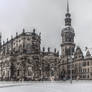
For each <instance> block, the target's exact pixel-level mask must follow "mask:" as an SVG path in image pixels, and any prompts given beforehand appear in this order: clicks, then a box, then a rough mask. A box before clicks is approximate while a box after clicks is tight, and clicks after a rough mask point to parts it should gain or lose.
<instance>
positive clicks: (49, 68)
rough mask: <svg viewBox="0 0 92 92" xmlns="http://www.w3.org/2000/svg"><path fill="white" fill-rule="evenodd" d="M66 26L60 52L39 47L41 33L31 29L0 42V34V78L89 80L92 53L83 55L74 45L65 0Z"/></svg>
mask: <svg viewBox="0 0 92 92" xmlns="http://www.w3.org/2000/svg"><path fill="white" fill-rule="evenodd" d="M65 17H66V18H65V27H64V28H63V29H62V32H61V36H62V43H61V55H59V52H58V51H57V50H56V48H55V49H54V51H53V52H51V51H50V48H48V50H47V51H46V50H45V47H43V48H42V50H41V34H40V33H39V34H37V33H36V32H35V29H33V32H25V29H23V32H22V33H21V34H18V33H16V37H14V38H13V37H11V40H8V39H7V42H4V41H3V44H2V41H1V38H2V37H1V36H0V80H1V81H46V80H63V79H70V77H72V78H73V79H92V56H91V54H90V52H89V50H87V52H86V56H84V55H83V52H82V50H81V48H80V47H79V46H76V45H75V42H74V37H75V32H74V28H73V27H72V25H71V14H70V12H69V4H68V2H67V13H66V14H65Z"/></svg>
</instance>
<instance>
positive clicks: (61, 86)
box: [0, 80, 92, 92]
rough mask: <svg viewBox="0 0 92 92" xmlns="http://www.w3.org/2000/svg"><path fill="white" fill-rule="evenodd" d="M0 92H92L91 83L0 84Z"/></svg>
mask: <svg viewBox="0 0 92 92" xmlns="http://www.w3.org/2000/svg"><path fill="white" fill-rule="evenodd" d="M0 92H92V81H91V80H90V81H73V83H72V84H71V83H70V81H66V82H63V81H60V82H28V83H27V82H22V83H21V82H20V83H16V82H0Z"/></svg>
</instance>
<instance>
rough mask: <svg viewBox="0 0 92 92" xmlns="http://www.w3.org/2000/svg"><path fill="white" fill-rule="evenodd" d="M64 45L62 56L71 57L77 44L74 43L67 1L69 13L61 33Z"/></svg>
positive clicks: (62, 45)
mask: <svg viewBox="0 0 92 92" xmlns="http://www.w3.org/2000/svg"><path fill="white" fill-rule="evenodd" d="M61 36H62V44H61V51H62V52H61V53H62V56H63V57H64V56H70V55H72V54H73V52H74V48H75V43H74V36H75V33H74V29H73V27H72V25H71V14H70V12H69V3H68V1H67V13H66V14H65V27H64V28H63V29H62V32H61Z"/></svg>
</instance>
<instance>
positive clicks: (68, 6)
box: [67, 0, 69, 13]
mask: <svg viewBox="0 0 92 92" xmlns="http://www.w3.org/2000/svg"><path fill="white" fill-rule="evenodd" d="M67 13H69V2H68V0H67Z"/></svg>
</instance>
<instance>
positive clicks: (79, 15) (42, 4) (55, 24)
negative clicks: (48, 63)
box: [0, 0, 92, 50]
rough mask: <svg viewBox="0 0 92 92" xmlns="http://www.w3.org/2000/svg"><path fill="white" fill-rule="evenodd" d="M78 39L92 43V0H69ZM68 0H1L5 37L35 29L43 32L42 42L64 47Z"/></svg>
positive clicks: (0, 21) (0, 29)
mask: <svg viewBox="0 0 92 92" xmlns="http://www.w3.org/2000/svg"><path fill="white" fill-rule="evenodd" d="M69 3H70V12H71V15H72V26H73V27H74V29H75V33H76V36H75V43H76V45H79V46H81V48H84V47H85V46H88V47H89V48H91V47H92V0H69ZM65 13H66V0H0V32H2V36H3V38H2V39H3V40H6V39H7V37H8V38H9V39H10V37H11V35H13V36H15V34H16V32H19V33H20V32H21V31H22V29H23V28H25V29H26V31H32V29H33V28H36V30H37V32H41V33H42V34H41V35H42V45H41V46H45V47H48V46H49V47H51V48H52V50H53V48H55V47H56V48H57V49H58V50H60V44H61V30H62V28H63V27H64V18H65Z"/></svg>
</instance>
